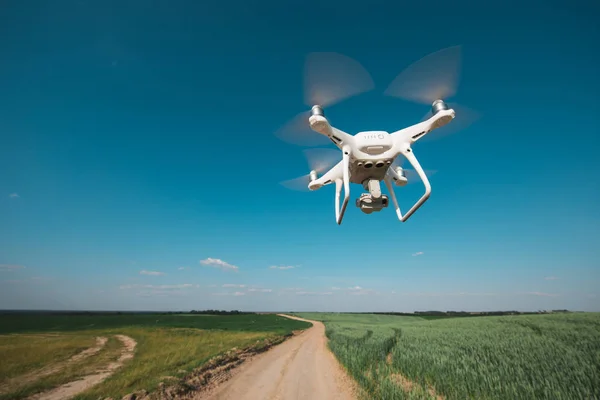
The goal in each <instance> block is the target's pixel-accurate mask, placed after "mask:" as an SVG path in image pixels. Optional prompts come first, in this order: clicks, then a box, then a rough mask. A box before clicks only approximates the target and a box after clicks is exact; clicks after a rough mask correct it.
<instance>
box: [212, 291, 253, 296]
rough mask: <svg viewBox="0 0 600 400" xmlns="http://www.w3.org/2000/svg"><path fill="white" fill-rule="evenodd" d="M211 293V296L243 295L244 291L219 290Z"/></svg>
mask: <svg viewBox="0 0 600 400" xmlns="http://www.w3.org/2000/svg"><path fill="white" fill-rule="evenodd" d="M211 295H213V296H245V295H246V293H244V292H233V293H230V292H219V293H211Z"/></svg>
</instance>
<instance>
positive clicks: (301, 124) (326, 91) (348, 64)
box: [275, 52, 375, 146]
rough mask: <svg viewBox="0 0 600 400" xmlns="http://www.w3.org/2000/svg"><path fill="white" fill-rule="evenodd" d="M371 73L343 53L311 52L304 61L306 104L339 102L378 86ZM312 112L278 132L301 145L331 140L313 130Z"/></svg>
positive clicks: (294, 119)
mask: <svg viewBox="0 0 600 400" xmlns="http://www.w3.org/2000/svg"><path fill="white" fill-rule="evenodd" d="M374 87H375V84H374V82H373V79H372V78H371V75H370V74H369V72H368V71H367V70H366V69H365V68H364V67H363V66H362V65H361V64H360V63H358V62H357V61H356V60H354V59H352V58H350V57H347V56H345V55H342V54H339V53H331V52H317V53H310V54H309V55H308V56H307V57H306V62H305V64H304V104H305V105H307V106H308V107H312V106H314V105H320V106H322V107H327V106H331V105H334V104H337V103H339V102H341V101H343V100H346V99H348V98H350V97H353V96H356V95H358V94H361V93H364V92H367V91H370V90H372V89H374ZM309 117H310V111H308V110H307V111H304V112H301V113H300V114H298V115H296V116H295V117H294V118H293V119H292V120H291V121H289V122H288V123H286V124H285V125H284V126H283V127H281V128H280V129H278V130H277V131H276V132H275V136H277V137H278V138H279V139H281V140H283V141H284V142H288V143H291V144H296V145H300V146H323V145H326V144H329V143H331V142H330V141H329V139H328V138H327V137H325V136H323V135H321V134H319V133H317V132H314V131H313V130H311V129H310V125H309V122H308V118H309Z"/></svg>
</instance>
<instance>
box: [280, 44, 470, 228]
mask: <svg viewBox="0 0 600 400" xmlns="http://www.w3.org/2000/svg"><path fill="white" fill-rule="evenodd" d="M459 61H460V47H459V46H455V47H449V48H447V49H444V50H440V51H438V52H436V53H433V54H430V55H428V56H426V57H424V58H423V59H421V60H419V61H418V62H417V63H415V64H413V65H411V66H410V67H409V68H408V69H406V70H405V71H403V73H401V74H400V75H399V76H398V77H397V78H396V79H395V80H394V81H393V82H392V83H391V85H390V86H389V87H388V89H387V90H386V91H385V94H386V95H392V96H397V97H401V98H404V99H407V100H411V101H416V102H419V103H425V104H431V112H430V113H428V115H426V117H425V119H424V120H422V121H421V122H419V123H417V124H415V125H412V126H409V127H407V128H403V129H400V130H398V131H395V132H392V133H388V132H386V131H366V132H359V133H357V134H356V135H350V134H348V133H346V132H344V131H342V130H340V129H338V128H336V127H334V126H332V125H331V124H330V123H329V121H328V120H327V118H326V117H325V113H324V111H323V107H324V106H325V104H328V105H331V104H332V103H334V102H339V101H340V100H341V99H344V98H347V97H350V96H353V95H356V94H359V93H363V92H366V91H369V90H371V89H373V87H374V85H373V81H372V80H371V77H370V75H369V74H368V72H366V70H365V69H364V68H363V67H362V66H361V65H360V64H358V63H357V62H356V61H354V60H352V59H350V58H348V57H345V56H342V55H340V54H336V53H312V54H311V55H309V57H308V59H307V63H306V68H305V74H306V78H305V85H306V86H307V89H308V90H307V91H306V94H305V97H306V98H305V100H306V101H305V102H306V103H307V104H309V105H312V109H311V111H310V114H308V113H301V114H300V115H298V116H297V117H296V118H295V119H294V120H292V122H291V123H290V124H287V125H286V126H285V127H284V128H283V129H281V130H279V131H278V136H279V137H280V138H282V139H283V140H287V141H290V138H291V137H293V136H294V134H293V133H292V135H291V136H290V132H294V131H296V130H297V128H298V127H299V126H300V127H304V128H308V127H307V126H306V125H308V126H309V127H310V130H312V131H314V132H317V133H319V134H321V135H323V136H319V135H314V134H313V135H314V136H318V137H319V138H324V139H326V140H327V138H328V139H329V140H331V142H333V143H334V144H335V146H337V147H338V149H340V150H341V151H342V159H341V160H339V153H338V152H337V151H334V150H328V149H312V150H313V151H312V152H311V151H310V150H308V151H306V152H305V153H306V156H307V158H308V161H309V164H310V166H311V171H310V173H309V174H308V175H304V176H302V177H300V178H297V179H294V180H291V181H286V182H282V184H283V185H284V186H288V187H293V186H294V184H297V183H302V184H303V186H304V185H305V184H306V186H304V188H308V190H311V191H312V190H317V189H320V188H321V187H323V186H326V185H329V184H332V183H335V187H336V191H335V219H336V222H337V224H338V225H339V224H341V223H342V219H343V217H344V213H345V211H346V207H347V205H348V201H349V199H350V183H356V184H360V185H362V186H363V187H364V189H365V190H368V193H363V194H361V195H360V197H359V198H358V199H357V200H356V206H357V207H358V208H360V209H361V210H362V211H363V212H364V213H366V214H371V213H372V212H377V211H381V210H382V209H383V208H386V207H387V206H388V197H387V196H386V195H385V194H382V192H381V186H380V182H381V181H384V182H385V185H386V187H387V189H388V192H389V194H390V197H391V199H392V202H393V204H394V207H395V209H396V215H397V216H398V219H399V220H400V221H401V222H405V221H406V220H408V219H409V218H410V217H411V215H413V214H414V213H415V211H417V209H419V207H421V206H422V205H423V204H424V203H425V201H427V199H428V198H429V196H430V194H431V185H430V183H429V179H428V177H427V174H426V173H425V171H424V170H423V168H422V167H421V165H420V164H419V161H418V160H417V158H416V157H415V155H414V152H413V150H412V148H411V146H412V144H413V143H415V142H417V141H418V140H420V139H421V138H423V137H424V136H425V135H427V134H428V133H429V132H431V131H432V130H434V129H438V128H441V127H443V126H445V125H446V124H448V123H450V122H452V121H453V120H454V118H455V116H456V111H455V108H456V107H455V106H452V107H449V106H448V105H447V104H446V103H445V102H444V100H443V98H445V97H449V96H452V95H454V94H455V91H456V90H455V86H456V83H457V81H458V79H457V78H458V72H459V64H460V62H459ZM315 67H316V69H317V70H318V72H315ZM349 76H351V78H352V79H350V80H349V79H348V77H349ZM340 78H341V79H342V80H343V81H340ZM315 79H316V80H320V82H315ZM465 110H466V109H465ZM468 114H470V113H469V111H467V117H468ZM467 119H468V118H467ZM471 119H472V118H471ZM307 123H308V124H307ZM306 137H309V138H310V136H305V138H306ZM313 139H314V138H313ZM332 152H333V153H334V154H332ZM399 156H401V157H404V158H405V159H406V160H408V161H409V162H410V164H412V166H413V167H414V171H416V173H415V174H413V177H419V178H420V179H421V181H422V182H423V184H424V185H425V193H424V194H423V195H422V196H421V198H420V199H419V200H418V201H417V202H416V203H415V204H414V205H413V206H412V207H411V208H410V209H409V210H408V212H407V213H406V214H404V215H403V214H402V212H401V210H400V207H399V205H398V201H397V199H396V194H395V192H394V189H393V185H394V184H395V185H396V186H404V185H406V184H407V183H408V182H409V179H408V178H407V174H406V173H407V172H414V171H411V170H405V169H403V168H402V167H401V164H402V163H401V162H399V161H397V158H398V157H399ZM334 160H335V161H337V164H336V165H335V166H333V167H332V168H331V169H329V170H328V171H327V172H325V173H324V174H323V175H322V176H320V177H319V176H318V174H319V173H322V172H324V171H326V170H327V167H329V165H331V164H333V163H335V161H334ZM332 161H333V162H332ZM411 180H412V179H411ZM342 188H343V189H344V198H343V201H342V202H341V204H340V197H341V192H342Z"/></svg>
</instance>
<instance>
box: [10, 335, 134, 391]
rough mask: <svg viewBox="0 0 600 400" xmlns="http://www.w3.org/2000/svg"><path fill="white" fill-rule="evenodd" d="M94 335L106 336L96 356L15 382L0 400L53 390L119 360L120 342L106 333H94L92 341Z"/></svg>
mask: <svg viewBox="0 0 600 400" xmlns="http://www.w3.org/2000/svg"><path fill="white" fill-rule="evenodd" d="M96 335H99V336H106V337H107V338H108V341H107V342H106V344H105V345H104V347H103V348H102V350H100V351H99V352H98V353H97V354H94V355H92V356H90V357H87V358H85V359H82V360H80V361H76V362H72V363H68V364H66V365H65V367H64V368H61V369H60V370H57V371H56V372H55V373H53V374H50V375H47V376H43V377H41V378H39V379H36V380H31V381H21V382H18V381H17V382H16V385H13V386H12V388H9V389H10V391H9V392H8V393H6V394H3V395H0V400H8V399H11V400H12V399H15V400H16V399H24V398H26V397H28V396H30V395H33V394H35V393H39V392H43V391H46V390H50V389H53V388H55V387H58V386H60V385H63V384H65V383H68V382H72V381H74V380H77V379H79V378H81V377H83V376H85V375H88V374H91V373H93V372H94V371H96V370H97V369H98V368H101V367H104V366H106V365H107V364H108V363H110V362H111V361H114V360H116V359H117V358H119V356H120V354H121V349H122V345H121V342H120V341H119V340H118V339H117V338H115V337H113V336H108V335H110V334H109V333H107V332H94V336H91V338H92V339H93V338H94V337H95V336H96Z"/></svg>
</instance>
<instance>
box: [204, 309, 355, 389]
mask: <svg viewBox="0 0 600 400" xmlns="http://www.w3.org/2000/svg"><path fill="white" fill-rule="evenodd" d="M282 316H284V317H287V318H291V319H297V320H300V321H307V322H311V323H312V324H313V327H312V328H309V329H307V330H305V331H303V332H302V333H300V334H298V335H295V336H294V337H292V338H290V339H288V340H287V341H285V342H284V343H282V344H280V345H278V346H276V347H275V348H273V349H272V350H270V351H268V352H266V353H263V354H261V355H259V356H256V357H254V359H252V360H251V361H249V362H247V363H244V365H242V366H240V367H239V368H238V369H237V370H236V371H235V372H234V373H232V374H231V378H230V379H228V380H226V381H224V380H222V381H221V382H218V383H220V384H215V385H213V386H212V387H210V388H208V390H204V391H202V392H200V393H197V394H195V396H194V397H193V399H195V400H209V399H210V400H213V399H223V400H229V399H231V400H233V399H236V400H261V399H265V400H266V399H269V400H275V399H282V400H285V399H296V400H302V399H311V400H312V399H328V400H329V399H331V400H351V399H355V398H356V388H355V384H354V383H353V381H352V379H351V378H350V377H348V375H347V374H346V373H345V371H344V370H343V369H342V367H341V366H340V365H339V363H338V362H337V360H336V359H335V357H334V355H333V354H332V353H331V351H330V350H329V348H328V347H327V338H326V336H325V326H324V325H323V323H321V322H318V321H309V320H305V319H302V318H298V317H292V316H288V315H283V314H282Z"/></svg>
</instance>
